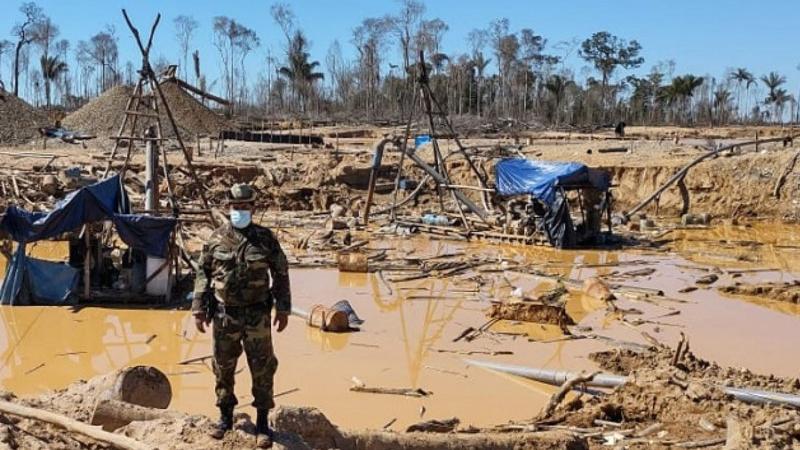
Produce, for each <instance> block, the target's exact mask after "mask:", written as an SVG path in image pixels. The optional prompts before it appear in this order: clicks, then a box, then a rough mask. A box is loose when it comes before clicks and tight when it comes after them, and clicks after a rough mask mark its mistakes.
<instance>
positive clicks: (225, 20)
mask: <svg viewBox="0 0 800 450" xmlns="http://www.w3.org/2000/svg"><path fill="white" fill-rule="evenodd" d="M213 29H214V38H213V41H214V46H215V47H217V50H218V51H219V54H220V60H221V62H222V66H223V74H224V76H225V88H226V92H227V96H228V98H229V99H230V100H231V107H233V104H234V103H235V102H236V98H237V94H243V92H237V90H236V87H237V84H236V75H237V70H236V63H237V62H239V64H240V71H239V72H238V75H240V78H241V81H242V83H241V88H242V89H244V88H245V85H246V84H245V83H246V76H245V75H246V74H245V71H244V60H245V58H247V55H248V54H249V53H250V51H252V50H253V48H255V47H257V46H258V45H259V44H260V41H259V39H258V35H256V32H255V31H253V30H251V29H250V28H247V27H246V26H244V25H242V24H240V23H239V22H237V21H236V20H234V19H231V18H230V17H225V16H217V17H214V26H213ZM238 97H239V98H240V99H241V100H243V99H244V95H238ZM230 112H232V110H231V111H230Z"/></svg>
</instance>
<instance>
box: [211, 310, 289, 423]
mask: <svg viewBox="0 0 800 450" xmlns="http://www.w3.org/2000/svg"><path fill="white" fill-rule="evenodd" d="M243 348H244V352H245V355H246V356H247V365H248V366H249V367H250V376H251V377H252V381H253V389H252V393H253V398H254V400H253V406H254V407H256V408H257V409H271V408H273V407H274V406H275V402H274V401H273V399H272V394H273V392H272V384H273V379H274V377H275V371H276V370H277V369H278V359H277V358H276V357H275V352H274V351H273V348H272V330H271V323H270V310H269V308H268V307H267V306H266V305H253V306H240V307H227V308H224V309H222V308H221V311H220V312H219V313H217V314H216V315H215V317H214V364H213V367H214V375H215V376H216V379H217V380H216V388H215V391H216V394H217V406H219V407H226V406H227V407H230V406H234V405H236V404H237V403H238V401H237V400H236V394H235V393H234V390H233V387H234V384H235V380H234V376H235V373H236V363H237V361H238V360H239V356H241V354H242V349H243Z"/></svg>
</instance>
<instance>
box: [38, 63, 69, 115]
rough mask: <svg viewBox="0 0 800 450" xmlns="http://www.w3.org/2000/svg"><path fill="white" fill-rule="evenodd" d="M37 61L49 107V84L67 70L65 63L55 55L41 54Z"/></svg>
mask: <svg viewBox="0 0 800 450" xmlns="http://www.w3.org/2000/svg"><path fill="white" fill-rule="evenodd" d="M39 63H40V65H41V68H42V78H44V92H45V94H44V95H45V99H46V101H47V107H48V108H50V84H51V83H57V82H58V79H59V77H60V76H61V75H62V74H64V73H66V72H67V63H65V62H64V61H61V60H59V59H58V57H57V56H47V55H42V57H41V59H40V60H39Z"/></svg>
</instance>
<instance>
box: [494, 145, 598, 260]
mask: <svg viewBox="0 0 800 450" xmlns="http://www.w3.org/2000/svg"><path fill="white" fill-rule="evenodd" d="M495 178H496V186H497V187H496V189H497V193H498V194H499V195H501V196H503V197H512V196H516V195H530V196H532V197H533V198H535V199H536V200H537V201H539V202H541V204H542V205H543V206H544V207H545V214H544V218H543V219H544V221H543V229H544V232H545V233H546V234H547V238H548V240H549V241H550V244H551V245H553V246H555V247H559V248H563V247H572V246H575V245H576V243H577V242H576V241H577V237H576V234H575V229H574V227H573V224H572V217H571V216H570V209H569V202H568V201H567V198H566V191H567V190H572V189H594V190H596V191H601V192H604V193H605V192H607V191H608V189H609V187H610V186H611V177H610V175H609V174H608V173H607V172H605V171H602V170H596V169H590V168H589V167H587V166H586V165H584V164H581V163H578V162H554V161H535V160H530V159H522V158H506V159H502V160H500V161H499V162H498V163H497V165H496V166H495Z"/></svg>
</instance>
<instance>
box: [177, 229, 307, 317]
mask: <svg viewBox="0 0 800 450" xmlns="http://www.w3.org/2000/svg"><path fill="white" fill-rule="evenodd" d="M270 275H271V276H272V288H271V289H270ZM209 294H213V296H214V298H216V299H217V301H219V302H220V303H222V304H224V305H228V306H243V305H253V304H258V303H264V304H267V305H269V306H270V307H271V306H272V303H273V300H274V304H275V307H276V309H277V310H278V311H280V312H290V311H291V309H292V297H291V292H290V291H289V263H288V261H287V260H286V255H285V254H284V253H283V250H282V249H281V246H280V244H279V243H278V240H277V239H276V238H275V235H274V234H272V231H270V230H269V229H267V228H264V227H261V226H258V225H250V226H249V227H247V228H245V229H244V230H237V229H235V228H234V227H232V226H231V225H230V224H226V225H223V226H222V227H220V228H219V229H217V230H216V231H214V233H213V234H212V235H211V237H210V238H209V240H208V242H207V243H206V244H205V245H204V246H203V253H202V256H201V257H200V270H198V272H197V278H196V279H195V284H194V301H193V302H192V312H195V313H197V312H201V311H205V309H206V306H207V302H208V299H209V297H210V295H209Z"/></svg>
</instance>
